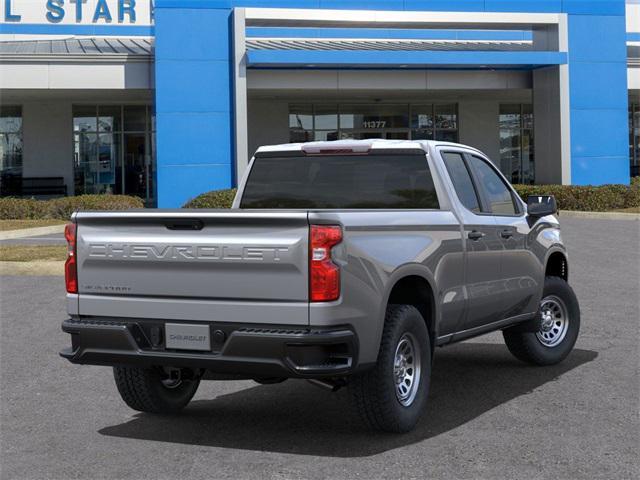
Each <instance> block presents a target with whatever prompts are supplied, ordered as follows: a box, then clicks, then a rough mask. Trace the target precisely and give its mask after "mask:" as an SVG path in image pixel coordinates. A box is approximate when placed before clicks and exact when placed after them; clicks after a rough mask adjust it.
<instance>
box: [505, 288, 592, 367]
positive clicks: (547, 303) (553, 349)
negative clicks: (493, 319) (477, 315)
mask: <svg viewBox="0 0 640 480" xmlns="http://www.w3.org/2000/svg"><path fill="white" fill-rule="evenodd" d="M538 320H539V328H538V331H537V332H523V331H518V330H519V329H518V328H517V327H516V328H513V329H507V330H504V331H503V332H502V333H503V336H504V341H505V343H506V344H507V348H509V351H510V352H511V353H512V354H513V355H514V356H515V357H516V358H518V359H520V360H522V361H524V362H527V363H533V364H535V365H553V364H556V363H558V362H561V361H562V360H564V359H565V357H566V356H567V355H569V352H571V350H572V349H573V346H574V345H575V343H576V340H577V339H578V333H579V331H580V307H579V305H578V299H577V298H576V296H575V293H573V289H572V288H571V287H570V286H569V284H568V283H567V282H566V281H565V280H564V279H562V278H560V277H546V279H545V282H544V292H543V294H542V300H541V301H540V307H539V310H538Z"/></svg>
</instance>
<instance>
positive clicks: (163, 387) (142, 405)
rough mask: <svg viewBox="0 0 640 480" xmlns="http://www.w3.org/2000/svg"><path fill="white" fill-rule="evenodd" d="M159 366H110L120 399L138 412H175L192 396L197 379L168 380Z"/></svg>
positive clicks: (196, 386) (198, 382)
mask: <svg viewBox="0 0 640 480" xmlns="http://www.w3.org/2000/svg"><path fill="white" fill-rule="evenodd" d="M162 373H163V372H162V370H161V369H160V368H159V367H151V368H136V367H113V376H114V378H115V381H116V386H117V387H118V392H120V396H121V397H122V400H124V402H125V403H126V404H127V405H129V407H131V408H133V409H134V410H138V411H140V412H148V413H165V414H166V413H176V412H179V411H180V410H182V409H183V408H184V407H186V406H187V404H188V403H189V402H190V401H191V399H192V398H193V395H194V394H195V393H196V390H197V389H198V385H200V380H199V379H197V380H179V381H177V382H174V383H173V384H170V383H168V382H167V380H166V379H163V375H162Z"/></svg>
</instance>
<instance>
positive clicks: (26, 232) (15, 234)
mask: <svg viewBox="0 0 640 480" xmlns="http://www.w3.org/2000/svg"><path fill="white" fill-rule="evenodd" d="M51 233H64V224H62V225H52V226H50V227H35V228H22V229H20V230H7V231H5V232H0V240H12V239H14V238H28V237H37V236H39V235H49V234H51Z"/></svg>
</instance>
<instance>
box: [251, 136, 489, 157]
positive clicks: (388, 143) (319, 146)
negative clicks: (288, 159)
mask: <svg viewBox="0 0 640 480" xmlns="http://www.w3.org/2000/svg"><path fill="white" fill-rule="evenodd" d="M435 145H450V146H456V147H465V148H471V149H473V150H477V149H476V148H473V147H469V146H468V145H462V144H460V143H452V142H443V141H439V140H385V139H381V138H370V139H367V140H331V141H326V142H306V143H284V144H281V145H265V146H262V147H259V148H258V150H257V151H256V153H266V152H271V153H273V152H302V151H305V152H317V153H321V152H323V151H337V150H353V151H356V152H358V151H360V152H367V151H369V150H375V149H384V150H389V149H419V150H424V151H425V152H427V151H428V150H429V147H430V146H431V147H433V146H435Z"/></svg>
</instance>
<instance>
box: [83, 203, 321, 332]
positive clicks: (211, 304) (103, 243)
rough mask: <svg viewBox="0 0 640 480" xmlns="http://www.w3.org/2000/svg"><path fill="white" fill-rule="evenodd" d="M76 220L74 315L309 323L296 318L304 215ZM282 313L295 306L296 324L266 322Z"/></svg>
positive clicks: (135, 215) (302, 286) (137, 215)
mask: <svg viewBox="0 0 640 480" xmlns="http://www.w3.org/2000/svg"><path fill="white" fill-rule="evenodd" d="M75 220H76V222H77V224H78V229H77V235H78V237H77V249H78V253H77V255H78V282H79V313H80V314H81V315H101V316H105V315H106V316H128V317H141V318H181V319H194V320H195V319H199V320H217V321H245V322H253V323H262V318H255V317H256V316H258V317H260V313H261V312H262V315H263V317H264V321H265V322H267V321H271V322H273V321H274V320H276V321H275V322H273V323H307V321H308V314H304V315H303V317H304V318H298V317H299V315H301V314H302V312H303V311H306V308H307V306H306V302H307V299H308V280H307V275H308V246H307V241H308V240H307V239H308V232H309V227H308V220H307V213H306V212H248V211H238V210H236V211H233V210H231V211H229V210H227V211H207V212H203V211H194V210H191V211H190V210H180V211H163V210H158V211H152V212H148V211H147V212H122V213H102V212H92V213H78V214H77V215H76V217H75ZM290 304H297V305H298V307H299V309H296V313H295V315H294V316H291V317H290V314H286V315H285V317H286V318H283V319H282V320H280V321H278V320H277V318H269V317H272V316H273V317H278V316H282V315H283V314H282V313H281V312H280V311H281V310H282V309H281V308H275V309H274V308H273V307H283V306H287V305H290ZM241 307H246V308H244V309H242V308H241ZM270 307H271V308H270ZM290 312H291V310H290ZM245 317H246V318H245Z"/></svg>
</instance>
